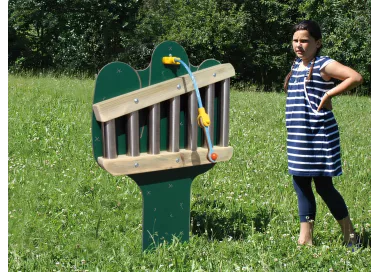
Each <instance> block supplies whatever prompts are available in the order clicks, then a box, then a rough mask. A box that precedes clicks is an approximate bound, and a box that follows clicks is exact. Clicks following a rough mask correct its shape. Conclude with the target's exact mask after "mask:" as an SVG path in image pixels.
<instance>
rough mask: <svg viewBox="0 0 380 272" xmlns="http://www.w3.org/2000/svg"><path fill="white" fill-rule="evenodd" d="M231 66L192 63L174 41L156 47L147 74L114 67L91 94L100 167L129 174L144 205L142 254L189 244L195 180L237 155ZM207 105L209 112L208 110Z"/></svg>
mask: <svg viewBox="0 0 380 272" xmlns="http://www.w3.org/2000/svg"><path fill="white" fill-rule="evenodd" d="M234 75H235V70H234V68H233V66H232V65H231V64H229V63H226V64H221V63H220V62H219V61H217V60H214V59H207V60H205V61H203V62H202V63H201V64H200V65H199V66H193V65H191V64H189V60H188V56H187V54H186V52H185V50H184V49H183V48H182V47H181V46H180V45H179V44H178V43H176V42H173V41H166V42H163V43H161V44H159V45H158V46H157V47H156V48H155V50H154V52H153V54H152V58H151V63H150V65H149V66H148V67H147V68H146V69H144V70H135V69H133V68H132V67H131V66H129V65H128V64H126V63H123V62H118V61H117V62H112V63H109V64H107V65H106V66H104V67H103V68H102V69H101V71H100V72H99V74H98V76H97V79H96V84H95V92H94V100H93V114H92V143H93V153H94V158H95V160H96V162H97V163H98V164H99V165H100V166H101V167H102V168H103V169H105V170H106V171H107V172H109V173H110V174H112V175H114V176H118V175H128V176H129V177H130V178H131V179H133V180H134V181H135V182H136V183H137V185H138V186H139V187H140V190H141V194H142V199H143V222H142V231H143V232H142V248H143V250H146V249H148V248H152V247H155V246H157V245H159V244H160V243H162V242H163V241H171V239H172V237H173V235H174V236H176V237H178V238H179V239H180V240H181V241H188V240H189V232H190V196H191V184H192V181H193V180H194V178H195V177H196V176H198V175H200V174H202V173H204V172H206V171H208V170H210V169H211V168H212V167H213V166H214V165H215V163H218V162H222V161H227V160H229V159H230V158H231V157H232V153H233V148H232V147H231V146H229V145H228V142H229V105H230V78H231V77H232V76H234ZM202 101H204V104H205V107H203V103H202Z"/></svg>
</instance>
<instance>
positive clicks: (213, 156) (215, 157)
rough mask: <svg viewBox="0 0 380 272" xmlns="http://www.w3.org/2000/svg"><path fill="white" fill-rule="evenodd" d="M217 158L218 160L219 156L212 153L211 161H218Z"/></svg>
mask: <svg viewBox="0 0 380 272" xmlns="http://www.w3.org/2000/svg"><path fill="white" fill-rule="evenodd" d="M217 158H218V154H216V153H212V154H211V159H212V160H213V161H216V159H217Z"/></svg>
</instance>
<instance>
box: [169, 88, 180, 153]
mask: <svg viewBox="0 0 380 272" xmlns="http://www.w3.org/2000/svg"><path fill="white" fill-rule="evenodd" d="M179 110H180V97H179V96H176V97H174V98H172V99H170V113H169V150H168V151H169V152H179V121H180V120H179V119H180V115H179Z"/></svg>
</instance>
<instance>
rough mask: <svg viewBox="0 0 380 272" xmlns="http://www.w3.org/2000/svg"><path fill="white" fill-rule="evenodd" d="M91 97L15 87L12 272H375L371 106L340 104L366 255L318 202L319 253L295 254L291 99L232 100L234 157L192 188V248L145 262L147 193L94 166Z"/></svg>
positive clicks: (52, 82)
mask: <svg viewBox="0 0 380 272" xmlns="http://www.w3.org/2000/svg"><path fill="white" fill-rule="evenodd" d="M93 88H94V80H89V79H86V80H79V79H70V78H52V77H40V78H37V77H17V76H9V89H8V109H9V110H8V116H9V117H8V152H9V154H8V261H9V264H8V268H9V271H284V270H286V271H370V268H371V247H370V238H371V169H370V165H371V137H370V135H371V122H370V120H371V118H370V117H371V99H370V98H368V97H354V96H340V97H336V98H334V99H333V104H334V113H335V116H336V119H337V121H338V124H339V128H340V135H341V145H342V160H343V171H344V174H343V176H341V177H338V178H334V183H335V185H336V187H337V189H338V190H339V191H340V192H341V194H342V195H343V197H344V198H345V201H346V203H347V205H348V207H349V211H350V216H351V218H352V220H353V222H354V224H355V227H356V230H357V231H358V232H359V233H360V234H362V235H363V236H364V238H365V239H364V248H363V249H362V250H359V251H358V252H355V253H352V252H350V251H348V250H347V249H346V248H345V247H344V246H343V245H342V237H341V232H340V229H339V226H338V224H337V223H336V221H335V220H334V218H333V216H332V215H331V214H330V213H329V211H328V209H327V207H326V206H325V204H324V203H323V202H322V200H321V198H320V197H319V196H317V209H318V211H317V219H316V227H315V233H314V234H315V239H314V242H315V245H314V246H312V247H300V246H298V245H297V238H298V226H299V223H298V215H297V199H296V195H295V193H294V189H293V188H292V183H291V178H290V176H289V175H288V173H287V161H286V130H285V114H284V111H285V99H286V96H285V94H284V93H261V92H237V91H235V90H232V92H231V109H230V145H231V146H233V147H234V155H233V158H232V159H231V160H230V161H228V162H221V163H218V164H217V165H216V166H215V167H214V168H213V169H211V170H210V171H208V172H206V173H204V174H202V175H200V176H198V177H197V178H196V179H195V181H194V182H193V185H192V207H191V210H192V211H191V214H192V234H191V238H190V241H189V242H188V243H184V244H181V243H178V241H177V240H174V241H173V243H171V244H164V245H163V246H161V247H160V248H158V249H156V250H155V251H152V252H148V253H144V254H143V253H142V251H141V238H142V237H141V223H142V222H141V220H142V199H141V195H140V190H139V188H138V186H137V185H136V184H135V183H134V182H133V181H132V180H131V179H130V178H129V177H112V176H111V175H109V174H108V173H107V172H105V171H104V170H102V169H101V168H100V167H99V166H98V165H97V164H96V162H95V160H94V159H93V155H92V143H91V120H90V119H91V106H92V95H93ZM358 112H360V114H358ZM211 203H214V205H211ZM215 203H216V204H215ZM195 218H197V219H196V220H195Z"/></svg>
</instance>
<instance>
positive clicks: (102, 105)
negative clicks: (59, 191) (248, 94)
mask: <svg viewBox="0 0 380 272" xmlns="http://www.w3.org/2000/svg"><path fill="white" fill-rule="evenodd" d="M234 75H235V69H234V67H233V66H232V65H231V64H230V63H225V64H220V65H215V66H212V67H210V68H207V69H203V70H200V71H196V72H194V73H193V76H194V78H195V80H196V82H197V85H198V88H202V87H204V86H207V85H210V84H212V83H215V82H218V81H221V80H224V79H226V78H230V77H232V76H234ZM191 91H194V85H193V82H192V80H191V78H190V76H189V75H183V76H180V77H177V78H173V79H170V80H167V81H164V82H160V83H157V84H154V85H151V86H148V87H145V88H142V89H139V90H136V91H133V92H130V93H127V94H123V95H119V96H117V97H114V98H111V99H107V100H104V101H102V102H99V103H96V104H93V105H92V107H93V110H94V113H95V117H96V120H97V121H99V122H107V121H109V120H112V119H115V118H117V117H120V116H123V115H126V114H128V113H131V112H134V111H137V110H140V109H143V108H146V107H149V106H151V105H154V104H157V103H160V102H162V101H165V100H168V99H170V98H173V97H176V96H179V95H182V94H185V93H188V92H191Z"/></svg>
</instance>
